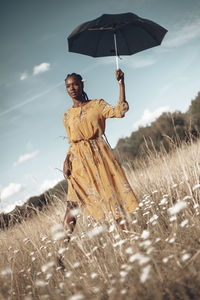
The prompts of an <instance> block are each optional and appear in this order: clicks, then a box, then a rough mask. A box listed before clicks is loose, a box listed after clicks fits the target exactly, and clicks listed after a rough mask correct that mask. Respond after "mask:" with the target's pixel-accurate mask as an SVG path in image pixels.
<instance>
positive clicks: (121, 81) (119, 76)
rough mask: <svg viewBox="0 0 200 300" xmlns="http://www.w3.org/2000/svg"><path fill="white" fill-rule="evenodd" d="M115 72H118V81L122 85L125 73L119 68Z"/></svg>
mask: <svg viewBox="0 0 200 300" xmlns="http://www.w3.org/2000/svg"><path fill="white" fill-rule="evenodd" d="M115 74H116V79H117V81H118V83H119V84H120V85H121V84H124V73H123V72H122V70H121V69H117V70H116V71H115Z"/></svg>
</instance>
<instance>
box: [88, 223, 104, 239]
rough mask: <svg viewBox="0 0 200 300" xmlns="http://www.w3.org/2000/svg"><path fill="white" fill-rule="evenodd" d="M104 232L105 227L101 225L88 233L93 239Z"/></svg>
mask: <svg viewBox="0 0 200 300" xmlns="http://www.w3.org/2000/svg"><path fill="white" fill-rule="evenodd" d="M102 232H104V227H103V226H101V225H100V226H97V227H95V228H93V229H92V230H90V231H89V232H88V234H87V235H88V237H89V238H90V239H92V238H93V237H94V236H96V235H99V234H100V233H102Z"/></svg>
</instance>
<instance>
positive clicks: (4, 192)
mask: <svg viewBox="0 0 200 300" xmlns="http://www.w3.org/2000/svg"><path fill="white" fill-rule="evenodd" d="M22 189H23V186H22V184H20V183H13V182H11V183H9V185H8V186H6V187H3V188H1V199H2V200H4V199H6V198H9V197H11V196H13V195H14V194H17V193H19V192H20V191H21V190H22Z"/></svg>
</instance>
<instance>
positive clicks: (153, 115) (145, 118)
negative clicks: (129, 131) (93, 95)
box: [133, 106, 170, 130]
mask: <svg viewBox="0 0 200 300" xmlns="http://www.w3.org/2000/svg"><path fill="white" fill-rule="evenodd" d="M169 110H170V108H169V106H161V107H158V108H157V109H156V110H154V111H152V112H151V111H150V110H149V109H145V111H144V113H143V115H142V117H141V119H140V120H139V121H137V122H136V123H134V124H133V128H134V129H135V130H136V129H137V128H138V127H139V126H146V125H149V124H151V122H153V121H155V120H156V119H157V118H158V117H159V116H160V115H161V114H162V113H163V112H166V111H169Z"/></svg>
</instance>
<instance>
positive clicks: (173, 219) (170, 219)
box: [169, 216, 177, 222]
mask: <svg viewBox="0 0 200 300" xmlns="http://www.w3.org/2000/svg"><path fill="white" fill-rule="evenodd" d="M176 220H177V217H176V216H171V217H170V218H169V221H170V222H173V221H176Z"/></svg>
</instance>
